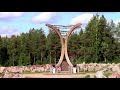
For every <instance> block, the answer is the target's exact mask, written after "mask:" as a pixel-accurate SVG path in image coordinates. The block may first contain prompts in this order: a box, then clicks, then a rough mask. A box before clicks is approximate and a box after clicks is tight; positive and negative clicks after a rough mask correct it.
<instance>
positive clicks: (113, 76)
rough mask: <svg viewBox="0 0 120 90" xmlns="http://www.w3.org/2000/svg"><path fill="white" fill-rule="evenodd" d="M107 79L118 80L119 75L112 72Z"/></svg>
mask: <svg viewBox="0 0 120 90" xmlns="http://www.w3.org/2000/svg"><path fill="white" fill-rule="evenodd" d="M108 78H120V73H118V72H113V73H112V74H111V75H110V76H109V77H108Z"/></svg>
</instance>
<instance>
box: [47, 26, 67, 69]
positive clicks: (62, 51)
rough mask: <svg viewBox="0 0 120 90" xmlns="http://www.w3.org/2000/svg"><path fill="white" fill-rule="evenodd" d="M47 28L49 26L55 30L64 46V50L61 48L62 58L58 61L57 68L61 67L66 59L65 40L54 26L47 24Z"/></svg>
mask: <svg viewBox="0 0 120 90" xmlns="http://www.w3.org/2000/svg"><path fill="white" fill-rule="evenodd" d="M46 26H48V27H49V28H50V29H52V30H54V31H55V32H56V33H57V34H58V35H59V37H60V41H61V45H62V48H61V56H60V59H59V61H58V63H57V64H56V67H59V66H60V64H61V63H62V61H63V58H64V54H65V51H64V50H65V44H64V41H63V38H62V35H61V34H60V31H59V29H57V28H55V27H54V26H53V25H50V24H46Z"/></svg>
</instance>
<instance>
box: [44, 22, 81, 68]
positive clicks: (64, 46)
mask: <svg viewBox="0 0 120 90" xmlns="http://www.w3.org/2000/svg"><path fill="white" fill-rule="evenodd" d="M46 26H48V28H49V29H50V30H54V31H55V32H56V33H57V34H58V35H59V37H60V41H61V45H62V47H61V56H60V59H59V61H58V63H57V64H56V66H55V67H56V68H58V67H60V65H61V63H62V61H63V59H64V55H65V58H66V61H67V63H68V65H69V66H70V67H73V65H72V63H71V62H70V59H69V57H68V52H67V43H68V39H69V37H70V35H71V33H72V32H73V31H74V30H75V29H78V28H80V26H81V24H80V23H78V24H76V25H70V26H61V25H50V24H46ZM60 27H63V28H70V30H69V31H68V34H67V35H66V39H65V41H64V39H63V37H62V35H61V32H60V30H59V29H60Z"/></svg>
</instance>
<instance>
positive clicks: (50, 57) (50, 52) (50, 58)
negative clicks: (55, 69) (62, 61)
mask: <svg viewBox="0 0 120 90" xmlns="http://www.w3.org/2000/svg"><path fill="white" fill-rule="evenodd" d="M50 64H51V51H50Z"/></svg>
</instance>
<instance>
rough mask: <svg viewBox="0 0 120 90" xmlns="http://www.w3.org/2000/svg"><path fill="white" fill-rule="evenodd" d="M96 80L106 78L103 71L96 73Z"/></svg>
mask: <svg viewBox="0 0 120 90" xmlns="http://www.w3.org/2000/svg"><path fill="white" fill-rule="evenodd" d="M95 76H96V78H106V76H104V72H103V71H97V72H96V74H95Z"/></svg>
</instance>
